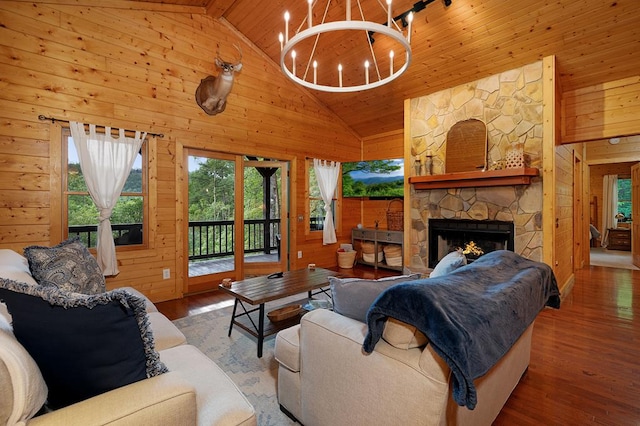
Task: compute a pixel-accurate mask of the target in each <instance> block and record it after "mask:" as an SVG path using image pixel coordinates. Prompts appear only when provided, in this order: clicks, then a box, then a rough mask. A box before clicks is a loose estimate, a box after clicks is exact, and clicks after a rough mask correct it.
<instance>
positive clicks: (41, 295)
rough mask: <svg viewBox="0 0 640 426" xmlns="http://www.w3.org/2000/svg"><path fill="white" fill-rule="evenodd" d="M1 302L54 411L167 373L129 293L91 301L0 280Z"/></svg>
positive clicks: (142, 306)
mask: <svg viewBox="0 0 640 426" xmlns="http://www.w3.org/2000/svg"><path fill="white" fill-rule="evenodd" d="M0 301H2V302H4V303H5V304H6V305H7V309H8V311H9V314H10V315H11V318H12V326H13V332H14V334H15V336H16V338H17V339H18V341H19V342H20V343H21V344H22V346H24V348H25V349H26V350H27V352H29V354H30V355H31V357H32V358H33V359H34V360H35V361H36V364H38V367H39V368H40V372H41V373H42V376H43V378H44V380H45V382H46V384H47V387H48V388H49V395H48V399H47V407H48V408H50V409H57V408H61V407H65V406H67V405H71V404H73V403H76V402H79V401H82V400H85V399H87V398H91V397H93V396H95V395H99V394H101V393H104V392H108V391H110V390H112V389H115V388H118V387H121V386H125V385H128V384H130V383H134V382H137V381H139V380H142V379H145V378H147V377H151V376H155V375H158V374H161V373H164V372H165V371H167V370H166V367H165V366H164V364H162V362H161V361H160V357H159V354H158V353H157V352H156V351H155V348H154V344H153V335H152V333H151V329H150V328H149V321H148V318H147V315H146V312H145V304H144V301H143V300H142V299H140V298H139V297H136V296H134V295H132V294H130V293H128V292H126V291H124V290H113V291H110V292H107V293H103V294H100V295H94V296H89V295H79V294H72V293H69V292H65V291H61V290H58V289H54V288H50V287H41V286H34V285H28V284H24V283H19V282H16V281H11V280H5V279H0Z"/></svg>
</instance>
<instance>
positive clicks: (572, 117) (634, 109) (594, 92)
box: [562, 75, 640, 143]
mask: <svg viewBox="0 0 640 426" xmlns="http://www.w3.org/2000/svg"><path fill="white" fill-rule="evenodd" d="M639 92H640V75H639V76H636V77H630V78H626V79H622V80H617V81H611V82H608V83H604V84H600V85H597V86H591V87H585V88H583V89H577V90H572V91H567V92H564V93H563V95H562V143H572V142H584V141H591V140H597V139H603V138H611V137H616V136H628V135H635V134H638V133H640V97H638V93H639Z"/></svg>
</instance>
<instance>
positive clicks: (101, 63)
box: [0, 1, 401, 301]
mask: <svg viewBox="0 0 640 426" xmlns="http://www.w3.org/2000/svg"><path fill="white" fill-rule="evenodd" d="M96 4H98V3H96ZM119 4H120V5H121V3H117V2H115V3H106V6H98V5H96V6H91V7H85V6H75V5H70V4H57V3H46V4H45V3H38V2H12V1H2V2H1V3H0V76H1V77H0V82H1V83H0V84H1V86H2V90H1V91H0V99H2V102H3V108H2V110H1V111H0V120H1V121H0V122H1V123H2V124H1V126H0V164H2V166H3V167H2V170H1V171H0V190H1V191H2V197H1V199H0V218H1V219H2V220H1V221H0V247H1V248H12V249H14V250H16V251H19V252H20V251H21V250H22V248H23V247H25V246H28V245H32V244H39V245H53V244H57V243H58V242H60V238H61V219H60V218H61V212H60V205H59V199H60V191H61V189H60V177H59V172H60V167H61V165H60V152H59V144H60V142H59V141H58V142H55V141H56V138H58V139H59V137H60V136H59V134H58V133H59V131H60V129H59V128H58V127H57V126H55V125H52V124H51V123H49V122H43V121H39V120H38V115H39V114H44V115H46V116H50V117H57V118H61V119H67V120H76V121H84V122H92V123H96V124H100V125H109V126H113V127H124V128H127V129H136V130H143V131H150V132H155V133H164V134H165V137H164V138H158V139H150V143H151V144H152V145H153V150H154V152H155V153H156V154H155V155H156V158H155V159H154V161H155V166H154V169H155V175H154V176H155V179H157V181H156V182H155V183H154V184H155V186H156V188H157V191H156V193H155V194H150V197H151V199H152V200H154V201H153V203H154V204H153V205H152V206H151V212H152V214H153V215H154V217H155V218H156V219H157V220H156V227H155V238H154V240H153V241H151V243H150V246H149V248H148V250H143V251H142V252H140V251H136V252H126V253H121V254H119V256H118V258H119V263H120V270H121V272H120V274H119V275H118V276H117V277H115V278H109V279H108V287H109V288H114V287H119V286H123V285H132V286H134V287H137V288H139V289H140V290H142V291H143V292H144V293H145V294H147V295H148V296H150V297H151V299H152V300H154V301H160V300H167V299H171V298H176V297H180V296H181V294H182V290H183V284H184V279H185V277H184V271H181V265H180V264H179V263H180V262H179V261H178V259H179V256H178V254H179V251H180V241H181V239H182V236H181V235H179V232H178V231H177V229H179V228H180V226H179V224H178V225H177V224H176V221H177V220H179V218H178V217H177V214H176V200H177V199H178V198H179V197H178V193H177V191H178V189H177V188H179V186H178V184H177V182H178V181H179V179H180V178H181V176H179V174H180V173H181V171H182V169H181V164H179V163H180V161H181V159H182V149H183V148H185V147H194V148H200V149H206V150H211V151H216V152H224V153H234V154H249V155H254V156H261V157H268V158H276V159H281V160H286V161H289V162H290V164H291V170H292V171H293V175H292V176H291V195H290V196H291V206H292V211H290V212H289V213H290V217H291V218H296V217H297V216H298V215H299V214H304V206H305V198H304V197H305V191H304V182H305V179H304V176H305V175H304V173H305V167H304V159H305V158H307V157H316V158H323V159H329V160H340V161H349V160H354V159H358V158H360V156H361V142H360V140H359V139H358V138H357V137H356V136H355V135H354V134H353V133H352V132H351V130H350V129H348V128H347V127H346V126H345V125H343V124H342V123H341V120H340V119H339V118H338V117H336V116H335V115H333V114H332V113H330V112H329V111H327V110H326V109H325V108H324V107H322V106H321V105H320V104H319V103H318V102H317V101H316V99H315V98H314V97H313V96H311V95H310V94H309V93H308V92H306V91H304V90H301V89H299V88H298V87H297V86H294V85H293V84H292V83H290V82H289V81H288V80H287V79H286V78H285V77H284V76H283V74H282V73H281V72H280V70H279V68H278V67H277V65H276V64H274V63H273V62H272V61H271V60H268V59H265V57H264V56H263V55H262V54H261V53H259V52H257V51H256V50H255V49H254V48H253V47H252V46H251V45H249V44H247V43H246V42H245V40H244V39H243V38H242V36H240V35H239V34H237V33H236V32H235V31H234V30H233V29H231V28H230V27H229V26H228V25H227V24H226V23H225V22H224V21H216V20H213V19H212V18H210V17H209V16H206V15H205V13H204V10H203V9H202V8H195V7H185V6H175V5H162V4H148V5H147V4H144V3H138V4H137V5H136V7H137V8H142V10H136V11H134V10H128V9H126V8H123V9H120V8H117V7H118V5H119ZM110 5H113V7H110ZM233 43H236V44H238V45H239V46H240V47H241V49H242V52H243V58H242V62H243V69H242V72H241V73H240V74H238V75H237V77H236V82H235V85H234V87H233V91H232V94H231V95H230V96H229V99H228V106H227V109H226V111H225V112H224V113H222V114H219V115H217V116H208V115H206V114H205V113H204V112H203V111H202V110H201V109H200V108H199V107H198V106H197V104H196V103H195V101H194V95H193V94H194V92H195V89H196V87H197V85H198V83H199V82H200V79H202V78H204V77H205V76H207V75H209V74H217V71H216V70H215V68H214V57H215V51H216V46H217V45H218V44H219V45H220V47H221V55H222V56H223V57H225V58H228V57H231V58H232V57H233V55H234V54H235V50H234V49H233V47H232V45H233ZM52 141H53V142H52ZM400 146H401V145H400ZM400 149H401V148H400ZM154 176H152V178H154ZM291 229H292V235H291V239H290V243H291V252H292V253H296V252H297V251H298V250H302V251H303V254H304V255H303V258H302V259H297V257H296V256H292V257H291V262H292V263H291V267H292V268H295V267H297V266H299V265H306V264H307V263H308V262H311V261H314V262H315V263H317V264H319V265H321V266H324V265H326V266H331V265H332V264H335V263H336V258H335V253H334V251H335V247H331V246H327V247H324V246H322V243H321V242H319V241H318V240H317V239H307V237H306V236H305V233H304V226H303V224H302V223H298V222H297V221H295V220H292V221H291ZM164 268H170V269H171V271H172V275H171V279H169V280H163V279H162V269H164ZM174 271H177V273H174Z"/></svg>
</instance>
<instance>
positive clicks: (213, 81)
mask: <svg viewBox="0 0 640 426" xmlns="http://www.w3.org/2000/svg"><path fill="white" fill-rule="evenodd" d="M233 46H234V47H235V48H236V49H237V50H238V53H239V58H238V60H237V62H235V63H232V62H226V61H223V60H222V58H221V57H220V46H218V50H217V52H216V67H217V68H218V69H220V72H219V73H218V75H217V76H215V77H214V76H212V75H208V76H206V77H205V78H203V79H202V80H200V84H199V85H198V88H197V89H196V102H197V103H198V105H200V108H202V110H203V111H204V112H206V113H207V114H209V115H216V114H219V113H221V112H222V111H224V109H225V107H226V106H227V96H229V93H231V88H232V87H233V78H234V74H235V73H236V72H239V71H240V70H241V69H242V62H240V61H241V60H242V50H240V47H238V46H237V45H235V44H234V45H233Z"/></svg>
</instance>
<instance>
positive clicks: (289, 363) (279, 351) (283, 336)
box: [273, 324, 300, 373]
mask: <svg viewBox="0 0 640 426" xmlns="http://www.w3.org/2000/svg"><path fill="white" fill-rule="evenodd" d="M273 352H274V354H275V357H276V360H277V361H278V362H279V363H280V364H281V365H284V366H285V367H287V368H288V369H289V370H291V371H293V372H294V373H297V372H298V371H300V324H297V325H294V326H293V327H289V328H285V329H284V330H280V331H279V332H278V334H277V335H276V345H275V348H274V350H273Z"/></svg>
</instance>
